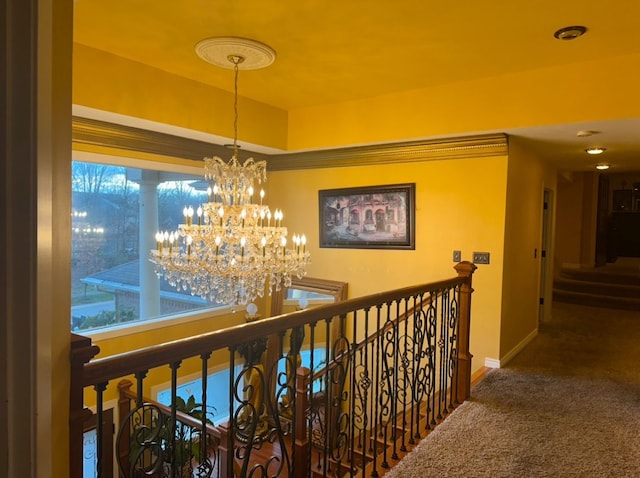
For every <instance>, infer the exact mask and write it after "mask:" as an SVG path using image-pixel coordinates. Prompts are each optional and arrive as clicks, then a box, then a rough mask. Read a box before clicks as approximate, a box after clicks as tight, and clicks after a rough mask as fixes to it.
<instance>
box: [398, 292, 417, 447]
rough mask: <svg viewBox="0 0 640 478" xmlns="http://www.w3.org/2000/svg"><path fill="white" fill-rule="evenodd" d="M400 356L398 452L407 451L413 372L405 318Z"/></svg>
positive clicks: (406, 309) (406, 307) (407, 304)
mask: <svg viewBox="0 0 640 478" xmlns="http://www.w3.org/2000/svg"><path fill="white" fill-rule="evenodd" d="M409 301H410V298H409V297H407V298H405V299H404V302H405V313H407V312H408V310H409ZM402 342H403V345H402V356H401V367H402V380H400V381H399V384H398V389H397V390H398V393H399V394H401V397H402V402H401V403H402V443H401V445H400V451H402V452H405V451H407V443H406V438H405V437H406V435H407V434H406V426H407V423H408V421H407V407H408V406H409V399H410V397H411V396H412V388H413V387H412V383H411V377H412V371H413V354H412V353H411V352H412V351H413V338H412V337H411V336H410V335H409V317H408V316H407V317H405V320H404V335H403V337H402Z"/></svg>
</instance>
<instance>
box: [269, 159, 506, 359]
mask: <svg viewBox="0 0 640 478" xmlns="http://www.w3.org/2000/svg"><path fill="white" fill-rule="evenodd" d="M506 179H507V157H506V156H500V157H491V158H477V159H463V160H447V161H425V162H416V163H399V164H388V165H378V166H369V167H342V168H327V169H316V170H297V171H277V172H270V173H269V177H268V181H267V188H268V190H267V196H266V202H267V203H268V204H269V205H270V206H271V207H272V208H273V207H277V208H281V209H283V210H284V213H285V218H284V222H285V225H286V226H287V227H288V228H289V234H293V233H294V232H297V233H301V232H304V233H306V235H307V237H308V245H309V249H310V252H311V264H310V265H309V267H308V275H309V276H312V277H319V278H323V279H333V280H339V281H345V282H347V283H348V284H349V296H350V297H351V298H352V297H359V296H363V295H367V294H371V293H375V292H379V291H383V290H390V289H394V288H399V287H404V286H408V285H414V284H419V283H424V282H429V281H434V280H439V279H443V278H448V277H453V276H455V275H456V274H455V271H454V270H453V265H454V262H453V261H452V253H453V250H454V249H459V250H461V251H462V259H463V260H471V259H472V255H471V254H472V252H473V251H491V252H492V257H491V261H492V264H491V265H490V266H488V267H487V266H485V267H481V268H480V270H478V271H477V272H476V274H475V276H474V278H473V287H474V289H475V291H476V292H475V293H474V296H473V299H472V307H473V310H472V327H471V352H472V353H473V354H474V356H475V359H474V362H473V368H474V370H475V369H477V368H478V367H480V366H483V365H484V359H485V357H498V354H499V336H500V311H501V307H502V305H501V300H502V286H503V279H502V267H503V255H502V248H503V239H504V220H505V215H504V214H505V198H506ZM410 182H415V183H416V248H415V250H413V251H407V250H365V249H336V248H322V249H321V248H319V243H318V237H319V219H318V191H319V190H321V189H334V188H343V187H355V186H373V185H382V184H400V183H410Z"/></svg>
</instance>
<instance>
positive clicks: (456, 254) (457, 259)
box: [453, 251, 462, 262]
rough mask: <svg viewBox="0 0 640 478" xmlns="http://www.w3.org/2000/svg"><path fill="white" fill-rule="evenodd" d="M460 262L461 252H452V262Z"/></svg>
mask: <svg viewBox="0 0 640 478" xmlns="http://www.w3.org/2000/svg"><path fill="white" fill-rule="evenodd" d="M461 260H462V251H453V262H460V261H461Z"/></svg>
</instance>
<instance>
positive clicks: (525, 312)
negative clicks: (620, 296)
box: [500, 138, 556, 360]
mask: <svg viewBox="0 0 640 478" xmlns="http://www.w3.org/2000/svg"><path fill="white" fill-rule="evenodd" d="M548 169H551V171H549V170H548ZM554 172H555V170H553V168H548V167H546V166H545V163H544V162H543V161H542V160H541V159H540V158H537V157H535V156H534V155H532V154H531V153H530V152H528V151H527V150H526V149H525V147H524V146H522V145H521V143H520V141H519V140H518V138H510V139H509V165H508V186H507V199H506V204H507V205H506V218H505V239H504V256H505V258H506V259H505V261H504V281H503V288H502V317H501V331H500V358H501V360H502V359H504V358H505V357H507V359H508V358H510V357H511V355H512V354H513V351H514V350H518V347H519V346H520V347H521V346H522V345H523V340H525V339H527V338H528V337H529V338H530V337H531V334H535V332H536V330H537V328H538V317H539V301H538V299H539V297H540V266H541V261H540V257H541V250H542V211H543V194H544V189H545V188H547V189H551V190H553V189H555V188H556V184H555V175H554V174H553V173H554ZM550 260H552V258H550Z"/></svg>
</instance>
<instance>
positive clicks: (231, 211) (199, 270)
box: [150, 37, 310, 305]
mask: <svg viewBox="0 0 640 478" xmlns="http://www.w3.org/2000/svg"><path fill="white" fill-rule="evenodd" d="M235 42H240V43H239V44H240V46H241V51H242V52H243V53H245V54H247V53H248V54H254V53H255V52H257V53H255V54H256V55H257V54H260V55H262V54H263V53H264V50H265V48H269V47H267V46H266V45H263V44H261V43H257V42H253V41H251V40H246V39H236V38H230V37H223V38H212V39H207V40H203V42H201V43H199V44H198V46H197V47H196V50H197V51H198V47H199V46H202V45H201V44H205V45H206V51H204V52H202V51H198V54H199V55H200V56H202V57H203V58H205V59H206V60H207V61H210V62H212V63H216V61H217V60H216V61H211V59H210V58H209V55H210V54H211V51H212V50H211V48H214V47H218V46H220V45H222V49H221V50H222V53H224V52H225V49H227V50H228V49H229V48H232V47H233V46H234V45H235ZM256 45H257V47H256ZM254 47H255V48H254ZM203 48H204V47H203ZM269 51H270V52H271V53H272V54H273V50H271V49H269ZM273 58H275V54H273ZM225 59H226V61H227V62H228V64H227V65H224V66H226V67H232V68H234V70H235V82H234V87H235V89H234V113H235V121H234V138H233V156H232V157H231V160H230V161H229V162H225V161H224V160H222V159H221V158H219V157H213V158H204V171H205V173H204V177H205V180H206V181H207V182H208V183H209V185H210V187H209V188H208V190H207V196H208V197H207V202H206V203H204V204H201V205H199V206H198V207H197V209H194V208H193V206H187V207H185V208H184V210H183V216H184V224H180V225H179V226H178V230H176V231H171V232H170V231H159V232H158V233H157V234H156V249H155V250H152V251H151V254H150V260H151V262H153V263H154V264H156V268H155V270H156V274H157V275H158V277H161V276H162V275H164V277H165V278H166V279H167V281H168V282H169V284H171V285H172V286H174V287H177V288H178V289H182V290H187V288H189V289H190V290H191V294H192V295H199V296H201V297H202V298H204V299H207V300H209V301H211V302H216V303H225V304H230V305H245V304H247V303H249V302H252V301H253V300H254V299H255V298H256V297H262V296H263V295H264V292H265V290H268V293H269V294H271V292H272V290H273V288H274V287H275V289H276V290H280V288H281V287H282V285H284V286H285V287H288V286H290V285H291V277H292V276H294V275H295V276H297V277H302V276H304V275H305V273H306V265H307V264H308V263H309V261H310V254H309V251H308V250H307V240H306V237H305V235H304V234H302V235H297V234H294V235H293V238H292V241H291V244H289V243H288V241H287V228H286V227H284V226H283V217H284V215H283V213H282V211H281V210H279V209H275V210H274V211H273V213H272V212H271V209H270V208H269V206H268V205H266V204H264V203H263V202H264V190H260V193H259V197H260V200H259V201H260V202H259V204H258V203H256V202H254V196H255V195H256V194H255V189H254V186H255V183H256V182H257V183H258V184H261V183H262V182H266V180H267V169H266V162H265V161H254V160H253V159H252V158H249V159H247V160H246V161H244V163H242V164H241V163H240V162H239V161H238V145H237V122H238V70H239V67H240V65H241V64H242V63H243V62H244V61H245V56H244V55H240V54H231V53H228V54H226V55H225ZM251 60H252V61H251V62H250V66H249V67H247V68H246V69H249V68H257V67H261V66H262V65H260V66H255V65H256V61H255V59H253V58H252V59H251ZM271 61H273V59H271ZM269 63H270V62H269ZM216 64H219V63H216ZM229 65H230V66H229Z"/></svg>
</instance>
